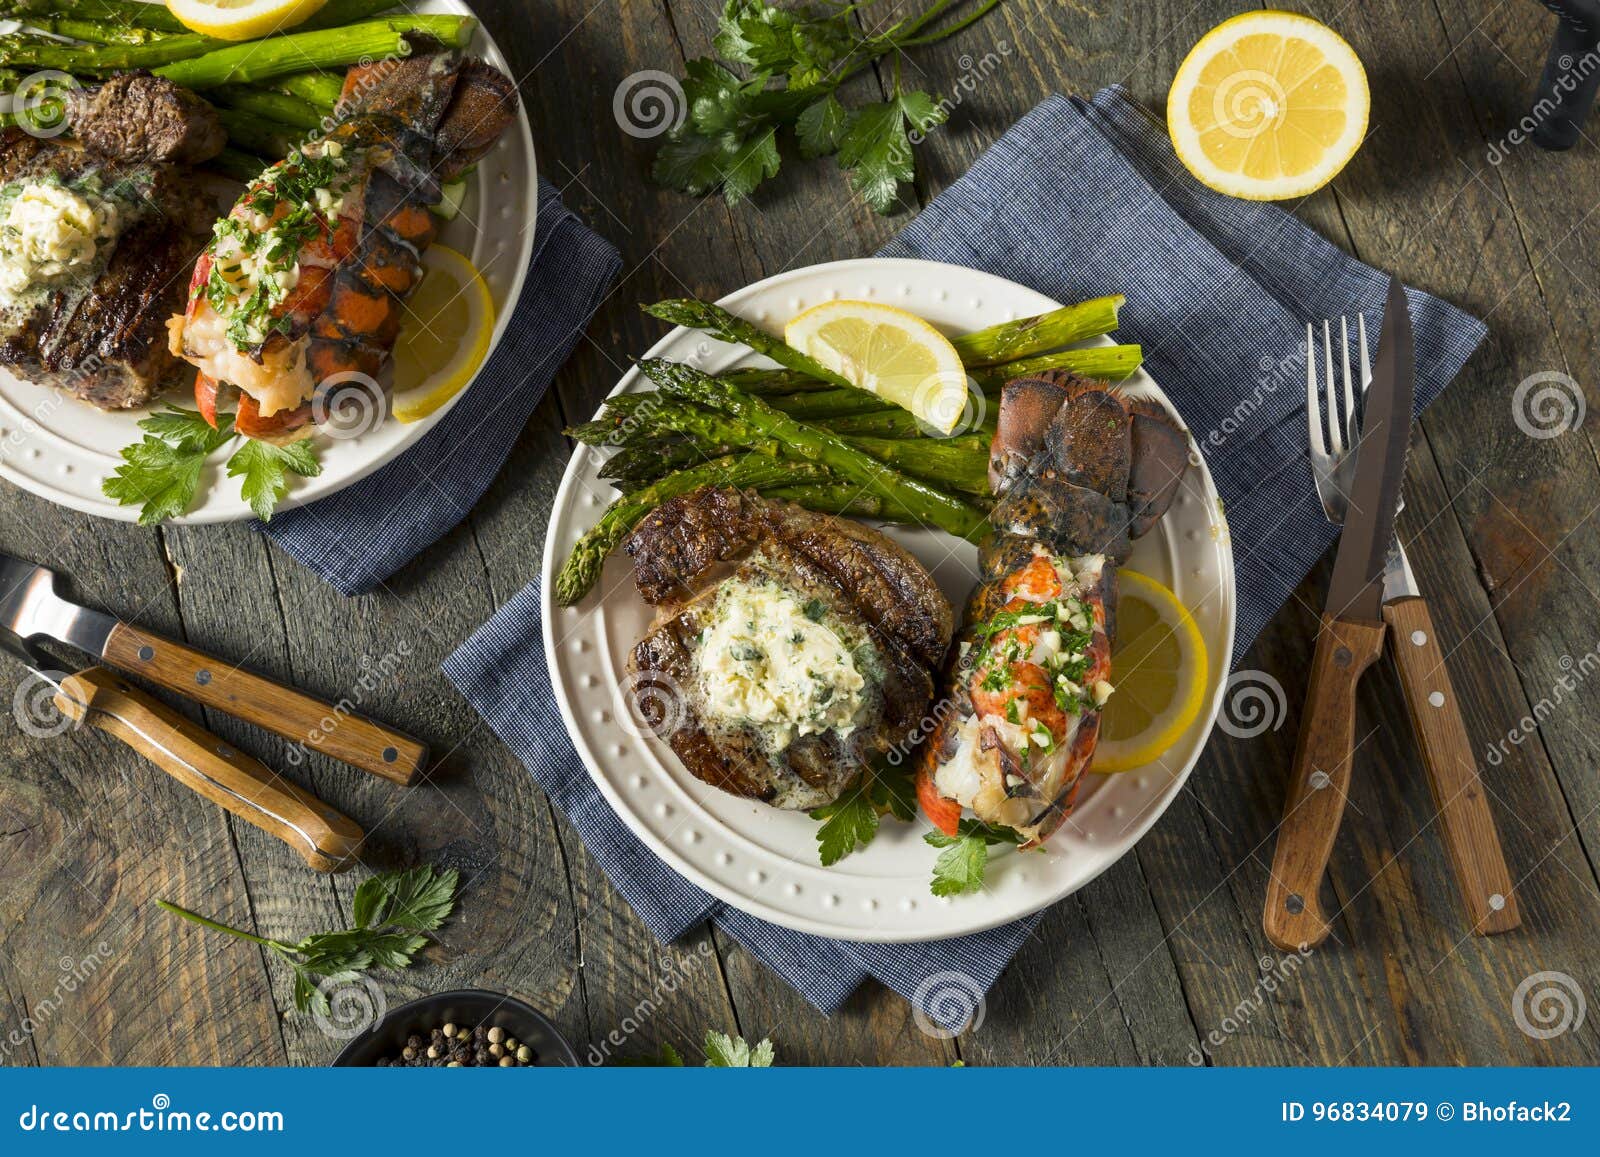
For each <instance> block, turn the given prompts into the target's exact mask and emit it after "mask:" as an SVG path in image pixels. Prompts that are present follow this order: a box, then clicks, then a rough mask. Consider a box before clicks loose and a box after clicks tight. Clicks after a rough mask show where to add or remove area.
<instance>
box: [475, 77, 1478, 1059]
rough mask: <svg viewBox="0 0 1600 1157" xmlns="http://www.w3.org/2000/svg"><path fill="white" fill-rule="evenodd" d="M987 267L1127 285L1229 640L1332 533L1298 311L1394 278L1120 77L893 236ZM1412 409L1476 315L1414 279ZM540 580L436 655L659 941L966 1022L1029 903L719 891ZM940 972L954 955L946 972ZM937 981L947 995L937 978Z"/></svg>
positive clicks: (1026, 126) (993, 152) (1056, 291)
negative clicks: (543, 622)
mask: <svg viewBox="0 0 1600 1157" xmlns="http://www.w3.org/2000/svg"><path fill="white" fill-rule="evenodd" d="M884 254H885V255H887V256H893V257H922V258H928V259H935V260H939V261H948V262H953V263H955V264H958V265H966V266H969V267H972V268H975V269H983V270H987V271H989V272H991V273H995V274H998V275H1000V276H1002V277H1007V278H1010V279H1012V280H1014V281H1019V282H1021V283H1023V284H1025V285H1029V286H1032V287H1033V288H1035V289H1038V290H1041V291H1042V292H1044V293H1046V294H1048V295H1049V296H1051V297H1054V298H1056V299H1058V300H1062V301H1077V300H1081V299H1084V298H1088V297H1093V296H1096V295H1099V294H1102V293H1109V292H1121V293H1124V294H1126V295H1127V298H1128V304H1127V306H1126V308H1125V309H1124V310H1123V313H1122V326H1121V331H1120V333H1121V335H1122V336H1123V338H1124V340H1132V341H1139V342H1142V343H1143V344H1144V347H1145V360H1146V365H1147V366H1148V367H1149V369H1150V372H1151V373H1152V374H1153V375H1154V377H1155V378H1156V380H1157V381H1159V382H1160V383H1161V385H1162V387H1163V388H1164V389H1165V390H1166V392H1167V393H1168V395H1169V396H1170V397H1171V398H1172V400H1173V402H1174V404H1175V405H1176V406H1177V408H1178V410H1179V412H1180V413H1181V414H1182V415H1183V417H1184V419H1185V421H1186V422H1187V424H1188V425H1189V427H1190V429H1191V430H1192V431H1193V433H1194V436H1195V437H1196V438H1197V439H1198V440H1199V441H1200V444H1201V446H1202V448H1203V450H1204V452H1205V454H1206V458H1207V461H1208V462H1209V463H1210V466H1211V469H1212V472H1213V473H1214V474H1215V476H1216V480H1217V485H1218V487H1219V488H1220V490H1221V492H1222V495H1223V498H1224V500H1225V501H1226V504H1227V511H1228V521H1229V525H1230V529H1231V537H1232V541H1233V544H1234V551H1235V562H1236V564H1237V568H1238V593H1239V600H1238V602H1239V643H1238V647H1237V649H1236V652H1235V656H1234V657H1235V659H1237V657H1238V655H1241V654H1243V652H1244V651H1245V650H1246V649H1247V648H1248V647H1249V645H1250V643H1251V641H1252V640H1254V638H1255V637H1256V635H1257V634H1258V633H1259V632H1260V629H1261V628H1262V627H1263V626H1264V625H1265V624H1266V622H1267V620H1268V619H1269V618H1270V617H1271V616H1272V614H1273V613H1274V612H1275V611H1276V610H1277V609H1278V607H1279V606H1281V605H1282V604H1283V602H1284V601H1285V600H1286V599H1287V598H1288V597H1289V594H1290V592H1291V591H1292V590H1293V588H1294V586H1295V584H1297V583H1298V582H1299V581H1300V579H1301V578H1303V577H1304V576H1305V574H1306V573H1307V572H1308V571H1309V570H1310V568H1311V567H1312V565H1313V564H1315V562H1316V561H1317V559H1318V558H1319V557H1320V556H1321V554H1322V553H1323V552H1324V551H1325V550H1326V549H1327V547H1328V546H1329V544H1330V543H1331V542H1332V538H1333V536H1332V533H1331V531H1330V529H1329V528H1328V526H1327V524H1326V523H1325V522H1324V520H1323V517H1322V512H1321V507H1320V506H1318V505H1317V503H1316V501H1315V499H1314V496H1313V494H1312V487H1311V480H1310V476H1309V472H1308V470H1307V468H1306V465H1305V416H1304V396H1305V395H1304V388H1303V383H1304V380H1305V379H1304V374H1305V363H1304V360H1303V352H1302V345H1303V342H1304V335H1305V323H1306V321H1307V320H1311V319H1320V318H1324V317H1330V316H1331V317H1338V316H1339V315H1341V314H1347V313H1352V312H1355V311H1364V312H1366V313H1367V315H1368V316H1369V318H1370V319H1371V320H1372V322H1373V323H1374V326H1373V327H1372V334H1371V336H1372V337H1373V338H1374V339H1375V338H1376V328H1375V323H1376V321H1377V318H1378V316H1379V314H1380V313H1381V311H1382V306H1383V300H1384V293H1385V289H1386V286H1387V283H1388V279H1387V277H1386V276H1385V275H1384V274H1381V273H1379V272H1377V271H1376V270H1373V269H1370V268H1368V267H1367V266H1365V265H1362V264H1361V263H1359V262H1357V261H1355V260H1354V259H1353V258H1351V257H1349V256H1348V255H1346V254H1344V253H1342V252H1341V251H1340V250H1338V249H1337V248H1336V247H1334V246H1333V245H1330V244H1329V243H1328V242H1327V241H1325V240H1324V239H1323V238H1321V237H1319V236H1318V235H1317V234H1316V233H1314V232H1313V231H1312V230H1311V229H1309V228H1307V227H1306V226H1305V225H1303V224H1302V223H1301V222H1299V221H1298V220H1296V219H1295V218H1294V217H1292V216H1290V215H1289V214H1288V213H1285V212H1284V211H1283V210H1281V209H1278V208H1275V207H1273V206H1269V205H1261V204H1253V203H1249V202H1243V201H1234V200H1230V199H1228V198H1225V197H1219V196H1217V195H1215V194H1213V193H1210V192H1208V191H1207V190H1205V189H1202V188H1200V187H1199V186H1198V185H1196V184H1195V183H1194V182H1193V181H1192V180H1191V179H1190V178H1189V177H1188V175H1187V174H1185V173H1184V172H1182V171H1181V169H1180V168H1179V167H1178V165H1177V163H1176V160H1175V158H1174V157H1173V155H1172V152H1171V150H1170V148H1169V146H1168V144H1167V138H1166V134H1165V132H1164V131H1163V130H1162V129H1161V127H1160V125H1159V124H1157V123H1154V122H1152V121H1149V120H1148V119H1147V118H1146V116H1145V114H1144V113H1142V112H1141V111H1140V110H1139V109H1138V108H1136V107H1135V106H1134V104H1133V103H1132V102H1131V101H1130V100H1129V99H1128V97H1127V94H1126V93H1125V92H1123V91H1122V90H1120V89H1115V88H1113V89H1107V90H1105V91H1103V92H1101V93H1099V94H1098V95H1097V96H1095V98H1094V99H1093V100H1092V101H1088V102H1085V101H1081V100H1067V99H1065V98H1062V97H1053V98H1051V99H1050V100H1047V101H1046V102H1045V103H1044V104H1042V105H1040V106H1039V107H1038V108H1036V109H1034V110H1033V111H1032V112H1031V113H1029V114H1028V115H1027V116H1026V117H1025V118H1023V119H1022V120H1021V121H1020V122H1019V123H1018V124H1017V125H1016V126H1014V127H1013V128H1012V129H1011V130H1010V131H1009V132H1008V133H1006V135H1005V136H1004V137H1002V138H1001V139H1000V140H999V141H998V142H996V143H995V145H994V147H993V148H991V149H990V150H989V151H988V152H987V153H985V154H984V156H983V157H982V158H980V159H979V161H978V163H977V164H976V165H974V166H973V169H972V171H971V172H970V173H969V174H968V175H967V176H966V177H964V178H963V179H962V180H961V181H959V182H957V183H956V184H955V185H953V186H952V187H951V188H949V189H948V190H946V191H945V192H944V193H943V194H941V195H940V196H939V197H938V198H937V199H936V200H935V201H934V202H933V203H932V204H931V205H929V206H928V208H927V209H925V210H924V211H923V212H922V213H921V214H920V215H919V216H918V217H917V219H916V220H915V221H913V222H912V223H911V225H909V226H908V227H907V228H906V229H905V231H904V232H902V233H901V234H900V235H899V237H897V238H896V239H895V240H894V241H893V242H892V243H891V244H890V245H889V246H888V247H887V248H886V249H885V250H884ZM1410 304H1411V312H1412V319H1413V323H1414V328H1415V332H1416V340H1417V354H1418V362H1419V366H1418V382H1417V404H1418V407H1419V408H1420V407H1422V406H1424V405H1426V404H1427V403H1428V402H1429V401H1431V400H1432V399H1433V398H1434V397H1436V396H1437V395H1438V393H1439V391H1440V390H1442V389H1443V388H1444V386H1445V384H1446V383H1448V382H1449V381H1450V379H1451V378H1452V377H1454V376H1455V374H1456V373H1457V371H1459V370H1460V368H1461V366H1462V364H1463V363H1464V362H1465V361H1466V359H1467V357H1468V356H1469V355H1470V354H1471V352H1472V350H1473V349H1474V348H1475V347H1476V346H1477V344H1478V343H1479V342H1480V341H1481V340H1482V339H1483V336H1484V332H1485V331H1484V327H1483V326H1482V325H1481V324H1480V323H1479V322H1477V321H1475V320H1474V319H1472V318H1470V317H1468V316H1467V315H1465V314H1463V313H1461V312H1460V311H1458V310H1456V309H1454V308H1452V307H1451V306H1449V305H1446V304H1445V303H1443V302H1441V301H1439V300H1437V299H1435V298H1432V297H1429V296H1427V295H1426V294H1421V293H1416V292H1412V293H1411V294H1410ZM538 616H539V595H538V587H537V584H534V585H530V586H529V587H527V588H526V589H525V590H523V591H522V592H521V593H520V594H518V595H517V596H516V598H514V599H512V600H511V601H510V602H509V603H507V604H506V606H505V607H504V608H502V609H501V610H500V612H499V613H498V614H496V615H495V617H494V618H493V619H492V620H490V622H489V623H487V624H486V625H485V626H484V627H483V628H482V629H481V630H479V631H478V633H477V634H475V635H474V636H473V637H472V638H471V639H470V640H468V641H467V642H466V643H465V644H463V645H462V647H461V648H460V649H459V650H458V651H457V652H456V653H455V654H454V655H453V656H451V658H450V659H449V661H448V662H447V663H446V664H445V672H446V674H447V675H448V676H449V677H450V678H451V679H452V680H453V681H454V682H455V683H456V685H457V686H458V687H459V688H460V689H461V691H462V693H463V694H464V695H466V697H467V698H468V699H469V700H470V701H471V702H472V704H473V705H474V706H475V707H476V708H477V709H478V711H479V712H480V713H481V714H482V715H483V716H484V718H485V719H486V720H487V721H488V722H489V724H490V726H492V727H493V728H494V730H495V731H496V732H497V733H498V734H499V735H500V736H501V738H502V739H504V740H505V742H506V743H507V745H509V746H510V748H511V749H512V751H514V752H515V753H516V754H517V756H518V757H519V758H521V759H522V761H523V762H524V763H526V764H527V766H528V767H529V769H530V770H531V771H532V772H533V774H534V775H535V777H537V779H538V781H539V782H540V783H541V784H542V785H543V786H544V787H545V789H546V790H547V791H549V792H550V793H551V796H552V798H554V799H555V800H556V802H557V803H558V804H559V805H560V806H561V807H562V808H563V810H565V811H566V813H567V815H568V817H569V818H570V819H571V820H572V823H573V826H574V827H575V828H576V829H577V831H578V834H579V835H580V836H581V837H582V839H583V841H584V844H585V845H586V846H587V847H588V848H589V850H590V852H591V853H592V854H593V855H594V856H595V857H596V858H597V859H598V860H599V861H600V864H601V866H602V867H603V868H604V869H605V871H606V874H607V875H608V876H609V877H610V879H611V881H612V883H613V884H614V885H615V886H616V887H617V889H618V890H619V891H620V892H621V893H622V895H623V896H624V898H625V899H627V901H628V902H629V903H630V904H632V905H633V907H634V909H635V910H636V911H637V912H638V913H639V915H640V917H641V918H642V919H643V920H644V921H645V923H647V924H648V925H649V926H650V927H651V929H652V930H654V931H655V933H656V934H657V935H658V936H660V937H662V938H663V939H672V938H674V937H676V936H679V935H681V934H682V933H683V932H684V931H686V930H687V929H689V928H692V927H694V926H695V925H697V924H699V923H700V922H702V921H704V920H706V919H712V920H714V921H715V922H716V924H717V926H718V927H720V928H722V929H723V930H725V931H726V932H727V933H728V934H730V935H732V936H734V937H736V938H737V939H738V940H739V941H740V942H741V943H743V944H744V945H746V946H747V947H748V948H749V949H750V950H751V952H753V953H754V954H755V955H756V956H757V957H759V958H760V959H761V960H762V961H763V962H764V963H765V964H767V966H768V967H770V968H772V969H773V970H774V971H776V972H777V973H778V974H779V975H780V976H782V977H783V978H784V979H785V980H787V981H788V982H789V983H790V984H792V985H794V986H795V988H797V989H798V990H799V991H800V992H801V993H802V994H804V996H805V997H806V999H808V1000H810V1001H811V1002H812V1003H813V1004H814V1005H816V1006H817V1007H818V1008H820V1009H822V1010H823V1011H832V1010H834V1009H836V1008H838V1007H839V1005H840V1004H841V1003H842V1002H843V1001H844V1000H845V998H846V997H848V996H849V994H850V992H851V991H852V990H853V989H854V988H855V987H856V986H857V985H858V984H859V983H860V981H861V980H862V979H864V978H865V977H867V976H873V977H876V978H878V979H879V980H880V981H882V982H883V983H884V984H886V985H888V986H889V987H890V988H893V989H894V990H895V991H897V992H899V993H901V994H902V995H904V996H906V997H907V999H911V1000H914V1001H915V1002H916V1003H917V1004H918V1005H919V1006H920V1008H921V1010H922V1012H923V1013H924V1014H925V1015H926V1016H928V1017H929V1018H930V1019H932V1020H933V1021H935V1022H938V1023H943V1024H946V1025H947V1027H951V1028H959V1027H960V1025H959V1023H950V1022H951V1021H952V1020H954V1021H959V1019H960V1018H961V1017H962V1016H963V1015H964V1012H965V1010H966V1009H967V1008H970V1003H969V1002H968V1001H964V1000H961V999H956V1000H950V999H948V997H949V996H950V995H951V992H952V991H953V988H952V986H953V985H954V986H957V987H959V988H962V989H965V990H967V991H968V992H973V991H987V989H988V988H989V986H990V985H991V984H993V983H994V981H995V979H996V978H997V977H998V976H999V974H1000V973H1001V971H1002V970H1003V969H1004V968H1005V967H1006V965H1007V964H1008V963H1009V962H1010V960H1011V958H1012V957H1013V956H1014V955H1015V954H1016V952H1017V950H1018V949H1019V948H1020V947H1021V946H1022V944H1023V943H1024V942H1025V941H1026V940H1027V939H1028V937H1029V936H1030V935H1031V934H1032V932H1033V929H1034V927H1035V925H1036V924H1037V923H1038V920H1039V917H1037V916H1035V917H1033V918H1031V919H1028V920H1021V921H1017V922H1016V923H1013V924H1010V925H1007V926H1005V927H1003V928H997V929H995V930H993V931H990V932H985V933H982V934H979V935H975V936H967V937H962V938H959V939H953V940H940V941H933V942H930V943H927V944H910V945H906V944H897V945H871V944H857V943H848V942H837V943H835V942H829V941H825V940H819V939H817V938H815V937H812V936H804V935H800V934H798V933H794V932H789V931H787V930H784V929H781V928H776V927H774V926H773V925H771V924H768V923H765V922H764V921H761V920H757V919H755V918H753V917H751V916H749V915H748V914H746V913H743V912H738V911H735V910H733V909H731V908H728V907H726V906H725V905H723V904H721V903H719V902H718V901H716V900H715V899H713V898H712V897H711V896H709V895H707V894H706V893H705V892H703V891H701V890H700V889H699V888H697V887H695V886H694V885H692V884H690V883H688V882H687V881H685V880H683V879H681V878H680V877H678V876H676V875H675V874H674V873H673V872H671V871H670V870H669V869H667V868H666V867H665V866H664V865H662V864H661V863H660V861H658V860H657V859H656V858H655V857H654V856H653V855H652V854H651V853H650V852H649V851H648V850H647V849H646V848H645V847H644V846H643V845H642V844H641V843H640V842H639V840H638V839H637V838H636V837H635V836H634V835H633V833H632V832H631V831H629V830H628V828H627V827H626V826H625V825H624V824H623V823H622V822H621V821H620V820H619V819H618V818H617V816H616V814H615V813H614V812H613V811H612V810H611V808H610V807H609V806H608V805H607V804H606V803H605V801H604V800H603V798H602V797H601V795H600V792H599V790H598V789H597V788H596V787H595V786H594V785H593V783H592V782H591V781H590V779H589V777H588V775H587V774H586V773H585V771H584V770H583V767H582V765H581V763H580V762H579V760H578V757H577V755H576V754H575V753H574V752H573V750H572V748H571V745H570V741H569V739H568V738H567V735H566V732H565V729H564V728H563V726H562V724H561V719H560V716H559V713H558V711H557V709H556V707H555V704H554V702H553V697H552V696H550V695H530V694H529V693H528V689H529V688H543V687H546V686H548V683H549V675H548V672H547V670H546V667H545V661H544V648H543V643H542V640H541V634H540V629H539V617H538ZM948 974H957V977H956V979H955V980H952V979H951V978H950V976H949V975H948ZM941 994H942V995H943V997H945V998H947V999H943V1000H940V999H939V997H940V996H941Z"/></svg>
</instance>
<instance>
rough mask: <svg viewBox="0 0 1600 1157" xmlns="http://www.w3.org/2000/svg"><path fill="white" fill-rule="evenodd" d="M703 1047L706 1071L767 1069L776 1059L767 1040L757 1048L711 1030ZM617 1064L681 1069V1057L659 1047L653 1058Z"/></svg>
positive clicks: (707, 1031)
mask: <svg viewBox="0 0 1600 1157" xmlns="http://www.w3.org/2000/svg"><path fill="white" fill-rule="evenodd" d="M704 1047H705V1054H706V1068H708V1069H770V1068H771V1067H772V1062H773V1060H774V1059H775V1057H776V1055H777V1053H776V1050H774V1049H773V1047H772V1042H771V1041H770V1040H767V1039H765V1038H763V1039H762V1040H761V1042H760V1043H759V1044H755V1045H752V1044H751V1043H750V1042H749V1041H747V1040H745V1039H744V1037H742V1036H730V1035H729V1034H727V1033H725V1032H717V1031H716V1030H715V1029H707V1030H706V1040H705V1046H704ZM617 1064H619V1065H622V1066H624V1067H635V1068H639V1067H643V1068H665V1069H681V1068H683V1054H682V1053H680V1052H679V1051H678V1050H677V1049H675V1048H673V1047H672V1046H671V1045H670V1044H666V1043H663V1044H662V1046H661V1049H660V1051H659V1052H657V1053H656V1055H655V1056H653V1057H639V1058H628V1059H625V1060H619V1061H618V1062H617Z"/></svg>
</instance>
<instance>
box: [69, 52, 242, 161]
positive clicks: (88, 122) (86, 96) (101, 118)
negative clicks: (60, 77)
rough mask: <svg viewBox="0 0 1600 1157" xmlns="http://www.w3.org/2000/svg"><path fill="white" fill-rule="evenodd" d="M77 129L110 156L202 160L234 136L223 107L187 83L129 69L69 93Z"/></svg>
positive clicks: (74, 132)
mask: <svg viewBox="0 0 1600 1157" xmlns="http://www.w3.org/2000/svg"><path fill="white" fill-rule="evenodd" d="M67 110H68V115H69V118H70V124H71V127H72V135H73V136H74V137H76V138H77V139H78V140H79V141H81V142H82V143H83V145H84V146H85V147H86V148H88V149H90V150H92V151H93V152H96V153H99V154H100V155H102V156H106V157H116V158H117V159H119V160H123V161H168V162H171V163H173V164H178V165H198V164H200V163H201V162H203V161H209V160H210V159H211V158H212V157H214V156H216V155H217V154H218V153H220V152H221V151H222V146H223V145H225V144H227V141H228V136H227V133H226V132H224V131H223V128H222V121H221V119H220V118H219V117H218V116H217V110H216V109H214V108H212V107H211V106H210V105H209V104H207V103H206V102H205V101H204V100H202V99H201V98H200V97H199V96H197V95H195V94H194V93H193V92H190V91H189V90H188V89H186V88H180V87H179V86H177V85H175V84H173V83H172V82H171V81H170V80H167V79H166V78H164V77H159V76H151V75H150V74H149V73H148V72H125V73H123V74H121V75H120V76H114V77H112V78H111V79H110V80H108V81H106V82H105V83H104V84H99V85H96V86H94V87H93V88H79V89H73V90H71V91H70V92H69V93H68V96H67Z"/></svg>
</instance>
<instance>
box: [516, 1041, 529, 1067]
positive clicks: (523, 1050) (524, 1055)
mask: <svg viewBox="0 0 1600 1157" xmlns="http://www.w3.org/2000/svg"><path fill="white" fill-rule="evenodd" d="M517 1060H519V1061H521V1062H522V1063H523V1064H528V1063H529V1062H530V1061H532V1060H533V1050H532V1049H530V1048H529V1047H528V1046H527V1045H519V1046H517Z"/></svg>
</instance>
